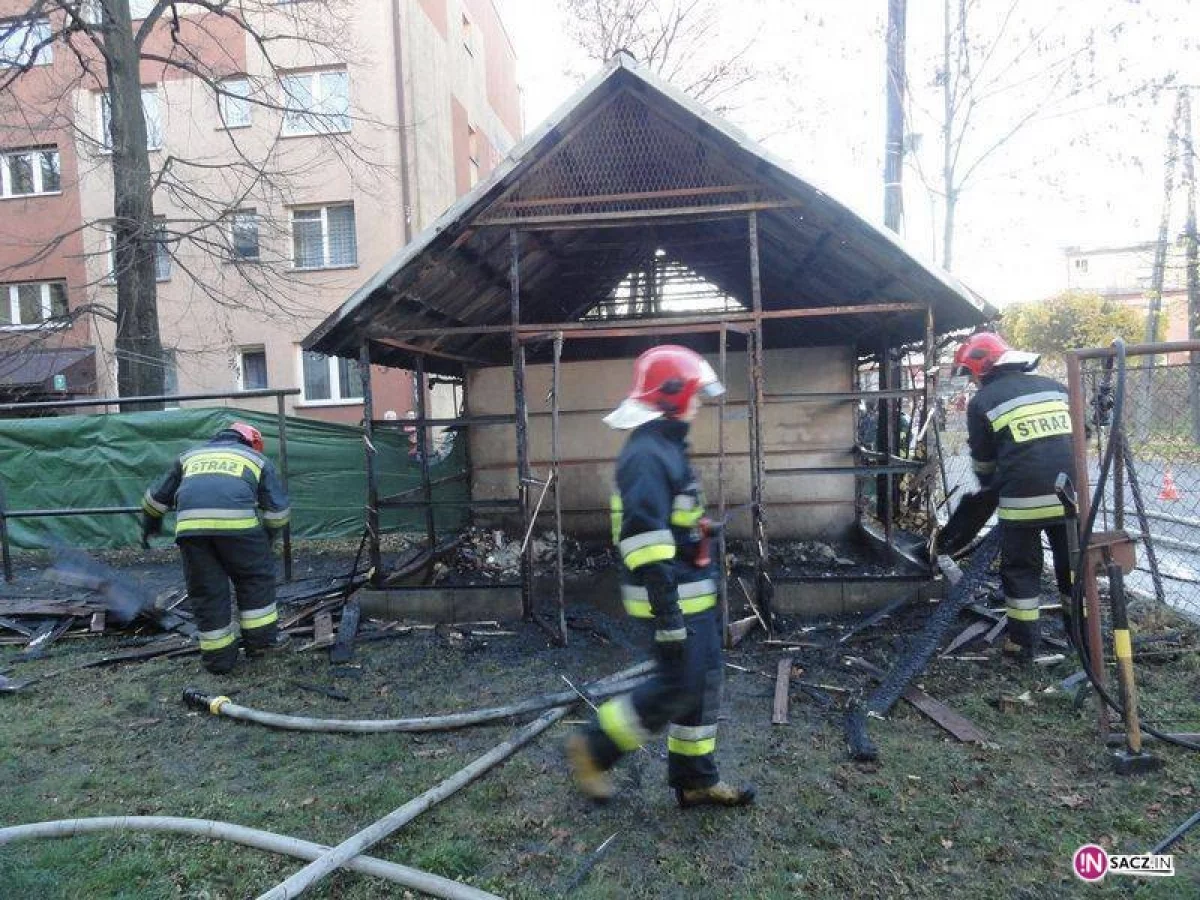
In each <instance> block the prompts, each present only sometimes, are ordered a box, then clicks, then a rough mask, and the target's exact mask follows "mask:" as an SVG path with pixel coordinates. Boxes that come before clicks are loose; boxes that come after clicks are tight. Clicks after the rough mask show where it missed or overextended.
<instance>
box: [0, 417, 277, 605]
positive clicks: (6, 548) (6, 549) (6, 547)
mask: <svg viewBox="0 0 1200 900" xmlns="http://www.w3.org/2000/svg"><path fill="white" fill-rule="evenodd" d="M283 396H284V395H283V394H280V395H278V396H277V397H276V398H275V404H276V418H277V420H278V422H279V477H280V478H281V479H282V480H283V490H284V493H286V494H287V495H288V496H289V497H290V496H291V493H290V490H289V488H288V445H287V407H286V406H285V405H284V402H283ZM5 549H6V550H7V547H6V548H5ZM283 580H284V581H291V580H292V526H291V525H290V524H288V525H284V526H283Z"/></svg>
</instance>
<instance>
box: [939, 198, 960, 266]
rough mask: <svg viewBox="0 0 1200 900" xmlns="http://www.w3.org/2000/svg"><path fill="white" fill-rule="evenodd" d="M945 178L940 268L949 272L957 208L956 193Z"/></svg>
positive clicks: (951, 264) (951, 262) (951, 263)
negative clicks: (944, 208) (944, 213)
mask: <svg viewBox="0 0 1200 900" xmlns="http://www.w3.org/2000/svg"><path fill="white" fill-rule="evenodd" d="M950 185H951V178H950V177H949V176H947V178H946V217H945V220H944V221H943V222H942V268H943V269H945V270H946V271H947V272H949V271H950V270H951V269H952V268H953V266H954V211H955V208H956V207H957V206H958V192H957V191H955V190H954V188H953V187H951V186H950Z"/></svg>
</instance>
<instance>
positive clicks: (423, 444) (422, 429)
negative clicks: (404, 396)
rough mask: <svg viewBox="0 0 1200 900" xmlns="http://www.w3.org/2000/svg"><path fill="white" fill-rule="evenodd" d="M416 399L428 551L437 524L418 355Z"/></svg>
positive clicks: (422, 360) (434, 539) (422, 372)
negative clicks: (434, 514) (434, 512)
mask: <svg viewBox="0 0 1200 900" xmlns="http://www.w3.org/2000/svg"><path fill="white" fill-rule="evenodd" d="M415 376H416V391H415V394H416V400H417V424H416V426H415V427H416V429H417V432H416V437H417V459H418V460H420V463H421V496H422V498H423V499H424V501H425V537H426V539H427V540H428V541H429V552H430V553H432V552H433V548H434V547H436V546H437V526H436V525H435V523H434V519H433V481H432V479H431V478H430V477H429V450H430V447H431V445H432V441H430V440H429V425H428V424H426V420H427V419H428V418H429V408H428V407H429V404H428V397H427V395H426V379H425V357H424V356H421V355H418V356H417V361H416V370H415Z"/></svg>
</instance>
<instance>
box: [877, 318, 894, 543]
mask: <svg viewBox="0 0 1200 900" xmlns="http://www.w3.org/2000/svg"><path fill="white" fill-rule="evenodd" d="M892 374H893V369H892V348H891V345H890V343H889V341H888V339H887V338H886V337H885V338H884V339H883V341H882V342H881V343H880V345H879V389H880V390H881V391H886V390H890V389H891V388H892V387H894V385H893V384H892ZM892 419H893V415H892V401H891V400H889V399H886V396H885V397H884V398H881V399H880V400H879V405H878V415H877V416H876V425H875V449H876V450H878V451H879V452H880V453H881V454H882V455H883V458H884V459H885V460H887V459H891V457H892V451H893V449H894V446H893V441H892V436H893V430H892V425H893V422H892ZM875 513H876V515H877V516H878V517H879V521H880V522H882V523H883V537H884V541H885V542H886V543H887V546H888V552H889V553H890V552H892V515H893V509H892V474H891V472H888V473H887V474H886V475H879V476H877V477H876V479H875Z"/></svg>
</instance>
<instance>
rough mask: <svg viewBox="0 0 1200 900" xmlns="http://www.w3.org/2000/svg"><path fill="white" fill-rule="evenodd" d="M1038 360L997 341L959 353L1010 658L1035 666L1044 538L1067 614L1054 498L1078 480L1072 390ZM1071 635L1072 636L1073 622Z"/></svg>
mask: <svg viewBox="0 0 1200 900" xmlns="http://www.w3.org/2000/svg"><path fill="white" fill-rule="evenodd" d="M1039 359H1040V358H1039V357H1038V355H1037V354H1034V353H1027V352H1025V351H1023V350H1014V349H1013V348H1012V347H1010V346H1009V345H1008V344H1007V343H1005V341H1004V340H1003V339H1002V338H1001V337H1000V336H999V335H996V334H991V333H980V334H975V335H972V336H971V337H970V338H968V339H967V340H966V341H965V342H964V343H963V344H962V345H961V346H960V347H959V348H958V350H957V352H955V354H954V370H953V374H955V375H968V376H969V377H970V379H971V381H972V382H973V383H974V384H976V385H978V386H979V390H978V391H977V392H976V393H975V396H973V397H972V398H971V401H970V402H969V403H968V404H967V438H968V442H969V444H970V448H971V461H972V464H973V466H974V468H975V474H976V477H977V478H978V479H979V485H980V487H981V488H983V489H984V490H985V491H992V492H994V493H995V494H996V496H997V502H998V510H997V515H998V516H999V519H1000V528H1001V537H1000V557H1001V559H1000V583H1001V586H1002V588H1003V590H1004V605H1005V610H1006V612H1007V615H1008V637H1007V640H1006V641H1005V645H1004V649H1005V652H1006V653H1008V654H1009V655H1012V656H1016V657H1018V658H1021V659H1025V660H1029V659H1032V658H1033V657H1034V655H1035V654H1036V653H1037V651H1038V647H1039V644H1040V642H1041V624H1040V621H1039V612H1038V609H1039V607H1040V605H1041V583H1042V565H1043V559H1042V533H1043V532H1045V533H1046V536H1047V537H1048V538H1049V541H1050V550H1051V553H1052V555H1053V558H1054V575H1055V581H1056V582H1057V586H1058V591H1059V594H1060V595H1061V596H1062V598H1063V614H1064V616H1067V615H1069V613H1068V612H1067V611H1068V610H1069V609H1070V604H1069V603H1068V602H1066V601H1067V598H1069V597H1070V595H1071V561H1070V558H1069V552H1068V550H1067V531H1066V528H1067V526H1066V524H1065V521H1064V515H1065V512H1066V511H1065V510H1064V509H1063V506H1062V503H1060V502H1059V500H1058V497H1057V495H1056V494H1055V492H1054V483H1055V481H1056V479H1057V478H1058V475H1059V473H1065V474H1066V475H1067V476H1068V477H1070V478H1071V479H1072V480H1074V477H1075V457H1074V451H1073V443H1072V437H1071V434H1072V432H1071V415H1070V410H1069V407H1068V404H1067V389H1066V388H1065V387H1063V386H1062V385H1061V384H1059V383H1058V382H1057V381H1054V380H1053V379H1050V378H1045V377H1043V376H1041V375H1035V374H1033V369H1034V368H1035V367H1036V366H1037V364H1038V361H1039ZM1067 625H1068V627H1067V633H1068V634H1070V633H1071V629H1070V623H1069V620H1068V622H1067Z"/></svg>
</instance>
